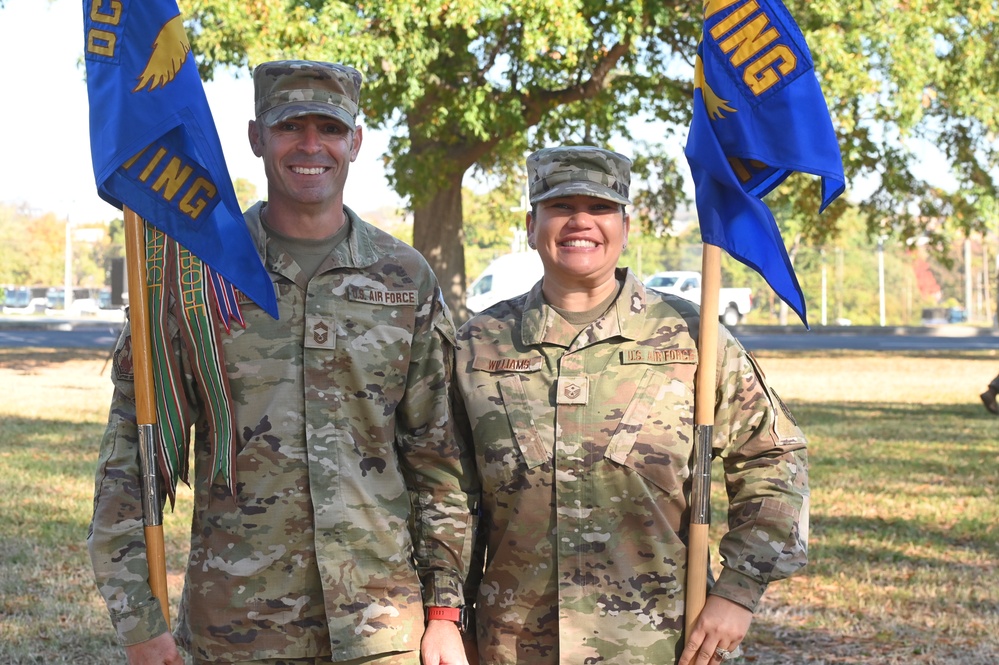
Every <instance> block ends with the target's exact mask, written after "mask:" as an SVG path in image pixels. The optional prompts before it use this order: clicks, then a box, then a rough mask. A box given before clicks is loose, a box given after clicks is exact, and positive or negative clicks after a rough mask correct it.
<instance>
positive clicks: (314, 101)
mask: <svg viewBox="0 0 999 665" xmlns="http://www.w3.org/2000/svg"><path fill="white" fill-rule="evenodd" d="M253 92H254V100H255V110H256V116H257V120H259V121H260V122H263V123H264V125H266V126H267V127H273V126H274V125H276V124H277V123H279V122H281V121H282V120H287V119H288V118H297V117H299V116H303V115H323V116H327V117H330V118H336V119H337V120H339V121H340V122H342V123H343V124H345V125H346V126H347V127H348V128H350V129H354V127H355V125H354V119H355V118H356V117H357V102H358V99H359V98H360V95H361V73H360V72H359V71H357V70H356V69H354V68H353V67H348V66H346V65H340V64H336V63H332V62H313V61H309V60H277V61H274V62H264V63H261V64H259V65H257V66H256V67H255V68H254V70H253Z"/></svg>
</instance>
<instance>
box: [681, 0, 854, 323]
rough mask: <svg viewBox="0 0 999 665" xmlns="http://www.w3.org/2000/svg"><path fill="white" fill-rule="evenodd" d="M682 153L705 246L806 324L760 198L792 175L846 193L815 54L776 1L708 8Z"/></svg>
mask: <svg viewBox="0 0 999 665" xmlns="http://www.w3.org/2000/svg"><path fill="white" fill-rule="evenodd" d="M694 82H695V91H694V114H693V119H692V121H691V125H690V134H689V136H688V140H687V146H686V149H685V154H686V157H687V161H688V163H689V165H690V170H691V175H692V177H693V180H694V192H695V200H696V206H697V215H698V220H699V223H700V227H701V239H702V240H703V241H704V242H705V243H709V244H712V245H717V246H719V247H721V248H723V249H724V250H725V251H727V252H728V253H729V254H730V255H732V256H733V257H734V258H736V259H738V260H739V261H741V262H742V263H745V264H746V265H748V266H749V267H750V268H753V269H754V270H756V271H757V272H758V273H760V274H761V275H762V276H763V278H764V279H765V280H766V281H767V283H768V284H770V286H771V288H773V289H774V291H775V292H776V293H777V295H778V296H780V298H781V299H783V300H784V301H785V302H786V303H787V304H788V305H789V306H790V307H791V308H792V309H793V310H794V311H795V312H796V313H797V314H798V316H799V317H801V320H802V322H804V323H805V325H806V326H807V325H808V323H807V318H806V312H805V299H804V295H803V294H802V291H801V287H800V286H799V284H798V280H797V277H796V276H795V274H794V269H793V267H792V266H791V261H790V259H789V258H788V255H787V250H786V248H785V247H784V242H783V240H782V239H781V236H780V231H779V229H778V228H777V223H776V221H775V219H774V216H773V214H772V213H771V211H770V209H769V208H768V207H767V206H766V204H765V203H764V202H763V201H762V197H763V196H765V195H766V194H767V193H768V192H770V191H771V190H772V189H773V188H774V187H776V186H777V185H779V184H780V183H781V182H783V181H784V179H785V178H787V176H788V175H790V174H791V173H792V172H794V171H800V172H803V173H809V174H812V175H816V176H819V177H821V178H822V203H821V206H820V208H819V211H820V212H821V210H823V209H825V207H826V206H827V205H829V203H831V202H832V201H833V200H834V199H835V198H836V197H837V196H839V195H840V194H841V193H842V192H843V190H844V187H845V178H844V176H843V164H842V159H841V157H840V152H839V145H838V144H837V141H836V134H835V131H834V130H833V126H832V121H831V120H830V118H829V111H828V109H827V108H826V103H825V98H824V97H823V95H822V90H821V88H820V87H819V82H818V79H817V78H816V76H815V70H814V67H813V64H812V58H811V54H810V52H809V50H808V46H807V44H806V43H805V39H804V36H803V35H802V34H801V31H800V30H799V29H798V26H797V25H796V24H795V22H794V19H793V18H792V17H791V15H790V14H789V13H788V11H787V9H786V8H785V7H784V5H783V4H782V3H781V2H780V1H779V0H705V2H704V29H703V33H702V39H701V43H700V44H699V46H698V55H697V62H696V68H695V74H694Z"/></svg>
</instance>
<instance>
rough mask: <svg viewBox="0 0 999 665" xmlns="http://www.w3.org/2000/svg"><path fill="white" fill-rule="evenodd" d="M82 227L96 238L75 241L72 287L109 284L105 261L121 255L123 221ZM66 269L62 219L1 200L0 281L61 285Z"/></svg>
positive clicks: (78, 230) (27, 284) (64, 235)
mask: <svg viewBox="0 0 999 665" xmlns="http://www.w3.org/2000/svg"><path fill="white" fill-rule="evenodd" d="M81 230H84V229H81V228H76V234H77V235H79V232H80V231H81ZM85 230H86V231H90V233H88V234H87V235H88V236H90V237H91V238H93V237H94V236H97V239H96V241H87V242H81V241H75V242H74V243H73V246H72V251H73V259H72V260H73V274H72V279H73V286H85V287H91V288H100V287H103V286H104V285H105V284H106V283H107V278H106V271H107V259H108V258H109V257H113V256H122V252H123V249H122V248H123V244H122V243H123V235H124V224H123V222H122V221H121V220H115V221H113V222H111V223H110V225H109V226H108V227H107V228H105V227H104V226H103V225H95V226H93V227H87V228H86V229H85ZM65 270H66V219H65V218H59V217H57V216H56V215H54V214H53V213H38V212H36V211H33V210H29V209H26V208H22V207H18V206H13V205H3V204H0V285H9V286H62V285H63V283H64V282H65V279H66V277H65Z"/></svg>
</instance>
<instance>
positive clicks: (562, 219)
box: [527, 195, 630, 295]
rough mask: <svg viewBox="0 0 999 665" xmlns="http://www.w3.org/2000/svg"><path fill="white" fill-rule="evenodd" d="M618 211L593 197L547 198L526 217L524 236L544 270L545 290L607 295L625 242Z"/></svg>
mask: <svg viewBox="0 0 999 665" xmlns="http://www.w3.org/2000/svg"><path fill="white" fill-rule="evenodd" d="M629 225H630V224H629V219H628V215H627V214H625V213H624V211H623V206H622V205H621V204H620V203H616V202H614V201H608V200H607V199H601V198H597V197H594V196H585V195H576V196H563V197H557V198H552V199H546V200H544V201H541V202H539V203H538V204H537V206H536V209H535V212H534V213H533V214H531V213H529V214H528V216H527V234H528V238H529V239H530V240H531V244H533V245H535V246H537V248H538V254H539V255H540V256H541V262H542V263H543V264H544V266H545V287H546V295H547V294H548V289H550V288H553V289H558V290H559V291H580V290H581V291H590V292H593V293H597V292H599V291H603V290H606V289H607V288H609V285H611V284H613V283H614V269H615V268H616V267H617V261H618V259H619V258H620V257H621V251H622V250H623V249H624V244H625V242H626V240H627V238H628V229H629Z"/></svg>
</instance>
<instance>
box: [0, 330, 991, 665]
mask: <svg viewBox="0 0 999 665" xmlns="http://www.w3.org/2000/svg"><path fill="white" fill-rule="evenodd" d="M758 355H759V357H760V359H761V362H762V364H763V367H764V369H765V371H766V372H767V375H768V378H769V379H770V382H771V383H772V384H773V385H774V386H775V388H776V389H777V391H778V392H779V393H780V394H781V395H782V396H783V397H784V399H785V400H786V401H787V402H788V403H789V404H790V406H791V408H792V411H793V412H794V414H795V416H796V417H797V419H798V420H799V422H800V423H801V425H802V428H803V429H804V430H805V432H806V434H807V435H808V437H809V450H810V453H809V454H810V464H811V479H812V504H811V505H812V511H811V514H812V521H811V538H810V558H811V563H810V565H809V566H808V567H807V568H806V569H805V571H803V573H802V574H801V575H799V576H797V577H795V578H792V579H791V580H788V581H786V582H783V583H779V584H775V585H773V587H772V588H771V590H770V592H769V593H768V595H767V597H766V599H765V601H764V605H763V608H762V609H761V611H760V612H759V614H758V616H757V619H756V621H755V623H754V626H753V629H752V631H751V633H750V636H749V637H748V638H747V640H746V654H747V655H746V657H745V661H746V662H750V663H754V664H756V665H785V664H787V665H791V664H795V665H796V664H798V663H809V664H812V665H824V664H827V663H828V664H832V663H836V664H840V663H844V664H845V663H851V664H867V663H870V664H874V663H877V664H879V665H884V664H893V663H897V664H903V663H904V664H909V663H912V664H919V665H935V664H943V663H947V664H948V665H952V664H954V663H960V664H961V665H995V664H996V663H999V640H997V638H996V635H999V583H997V579H999V576H997V573H999V526H997V525H999V507H997V503H999V502H997V501H996V487H999V437H997V436H996V435H997V433H999V418H995V417H994V416H991V415H990V414H988V413H986V412H985V410H984V409H983V408H982V406H981V404H980V402H979V401H978V393H979V392H980V391H981V390H982V389H984V387H985V384H986V383H988V381H989V380H990V379H991V378H992V377H993V376H994V375H995V373H996V371H999V356H997V354H995V353H941V354H918V355H917V354H911V353H862V352H821V353H802V352H794V353H774V352H765V353H763V352H761V353H759V354H758ZM105 359H106V355H105V353H103V352H96V351H95V352H88V351H67V352H55V351H45V350H37V349H36V350H21V349H17V350H4V349H0V385H2V386H3V387H4V397H5V399H4V400H2V401H0V421H2V423H3V426H2V428H0V465H2V468H3V471H4V472H3V473H2V474H0V514H2V515H3V516H4V517H3V519H2V520H0V562H2V564H3V565H0V636H2V637H0V663H5V664H6V663H10V664H12V665H21V664H27V663H46V664H50V665H61V664H69V663H73V664H85V665H90V664H95V665H96V664H104V663H121V662H123V654H122V651H121V649H120V648H119V647H118V646H117V645H116V644H115V641H114V637H113V634H112V631H111V627H110V622H109V621H108V618H107V615H106V612H105V609H104V606H103V602H102V601H101V600H100V597H99V596H98V594H97V591H96V589H95V588H94V584H93V580H92V578H91V573H90V563H89V559H88V557H87V553H86V547H85V539H86V533H87V526H88V524H89V521H90V512H91V505H92V492H93V474H94V465H95V463H96V459H97V451H98V445H99V441H100V437H101V434H102V432H103V429H104V423H105V419H106V414H107V405H108V401H109V399H110V395H111V387H110V380H109V377H108V375H107V373H106V371H105V372H104V374H103V375H102V373H101V370H102V369H103V366H104V361H105ZM722 496H723V491H722V490H721V488H720V487H716V489H715V492H714V499H715V515H716V516H719V515H722V514H723V511H724V506H723V505H722V501H723V499H722ZM189 514H190V492H189V491H183V488H182V491H181V493H180V498H179V503H178V507H177V511H176V514H168V515H167V516H166V519H165V531H166V540H167V549H168V552H167V566H168V570H169V572H170V586H171V589H170V594H171V599H172V602H173V605H174V607H175V608H176V604H177V600H178V599H179V597H180V584H181V574H182V571H183V566H184V557H185V554H186V547H187V546H186V542H187V530H188V527H189V525H188V520H187V516H188V515H189ZM716 521H717V520H716ZM720 530H721V527H720V526H716V527H715V534H714V535H715V536H716V537H717V536H718V535H720ZM175 611H176V610H175Z"/></svg>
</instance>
